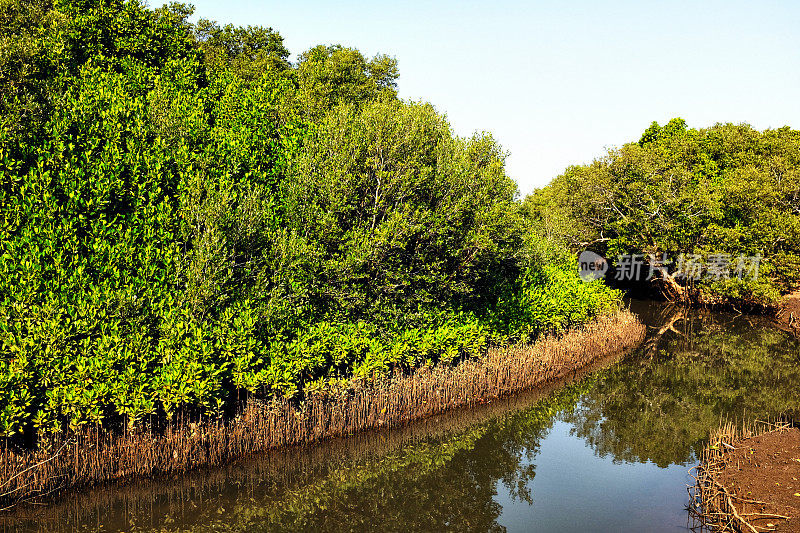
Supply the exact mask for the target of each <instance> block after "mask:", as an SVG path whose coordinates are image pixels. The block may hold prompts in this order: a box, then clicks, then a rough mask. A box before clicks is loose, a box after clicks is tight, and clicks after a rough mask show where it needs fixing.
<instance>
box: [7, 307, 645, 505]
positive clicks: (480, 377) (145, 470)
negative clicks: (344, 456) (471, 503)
mask: <svg viewBox="0 0 800 533" xmlns="http://www.w3.org/2000/svg"><path fill="white" fill-rule="evenodd" d="M644 335H645V328H644V326H643V325H642V324H641V323H640V322H639V321H638V320H637V318H636V317H635V316H634V315H633V314H632V313H630V312H629V311H621V312H620V313H618V314H616V315H614V316H609V317H603V318H600V319H597V320H595V321H593V322H592V323H590V324H588V325H586V326H584V327H582V328H579V329H575V330H572V331H569V332H567V333H565V334H563V335H560V336H554V337H548V338H544V339H542V340H540V341H538V342H536V343H534V344H533V345H529V346H513V347H510V348H504V349H495V350H491V351H490V353H489V354H488V355H487V356H486V357H484V358H482V359H479V360H468V361H464V362H462V363H460V364H458V365H455V366H452V367H447V366H439V367H434V368H423V369H421V370H418V371H417V372H415V373H413V374H411V375H407V376H395V377H393V378H390V379H389V378H387V379H378V380H374V381H368V382H366V381H359V382H353V383H351V385H350V387H349V388H347V389H343V390H340V391H339V392H337V393H332V392H329V391H328V392H320V393H313V394H311V395H309V396H308V397H307V399H306V401H305V402H303V403H302V404H300V405H298V404H296V403H295V402H292V401H289V400H282V399H275V400H273V401H272V402H271V403H255V402H251V403H250V404H249V405H248V406H247V407H246V408H245V409H244V411H243V412H242V413H241V414H240V415H239V416H237V417H236V418H235V419H234V420H229V421H211V422H206V423H202V424H187V425H184V426H180V427H169V428H167V429H166V430H165V431H164V432H162V433H160V434H156V433H153V432H138V433H135V434H125V435H118V434H111V433H107V432H102V431H87V432H84V433H82V434H80V435H77V436H74V437H72V438H70V439H69V440H66V441H64V442H61V443H60V444H58V445H56V446H53V447H52V448H51V451H50V452H49V453H44V452H25V451H21V452H17V451H14V450H12V449H9V448H6V449H2V450H0V494H3V495H4V499H5V500H6V502H8V503H14V502H18V501H23V500H27V499H30V498H33V497H36V496H38V495H42V494H49V493H53V492H57V491H61V490H65V489H68V488H73V487H79V486H87V485H93V484H97V483H102V482H108V481H114V480H119V479H123V478H130V477H138V476H152V475H156V474H165V473H170V472H179V471H185V470H188V469H191V468H195V467H199V466H213V465H219V464H223V463H225V462H228V461H230V460H231V459H233V458H235V457H240V456H244V455H248V454H251V453H257V452H260V451H264V450H268V449H272V448H277V447H281V446H287V445H296V444H304V443H309V442H313V441H316V440H320V439H326V438H333V437H339V436H344V435H349V434H352V433H355V432H357V431H363V430H369V429H374V428H383V427H397V426H400V425H403V424H405V423H407V422H409V421H412V420H416V419H420V418H425V417H428V416H432V415H435V414H438V413H442V412H444V411H446V410H448V409H452V408H456V407H461V406H467V405H470V404H474V403H479V402H481V401H487V400H491V399H495V398H500V397H503V396H506V395H508V394H511V393H514V392H517V391H521V390H526V389H530V388H532V387H536V386H540V385H544V384H546V383H552V382H554V381H557V380H559V379H562V378H563V377H565V376H567V375H568V374H569V373H570V372H574V371H575V370H577V369H579V368H581V367H583V366H585V365H587V364H590V363H591V362H593V361H595V360H597V359H599V358H602V357H606V356H608V355H610V354H612V353H615V352H619V351H623V350H627V349H630V348H632V347H635V346H637V345H638V344H639V343H640V342H641V341H642V340H643V338H644Z"/></svg>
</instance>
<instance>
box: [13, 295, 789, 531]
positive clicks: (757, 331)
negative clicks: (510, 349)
mask: <svg viewBox="0 0 800 533" xmlns="http://www.w3.org/2000/svg"><path fill="white" fill-rule="evenodd" d="M632 309H633V310H634V311H635V312H637V313H639V315H640V317H641V319H642V320H643V321H644V322H645V323H646V324H648V326H649V328H648V330H649V336H648V339H647V341H646V342H645V344H644V345H643V346H642V347H640V348H639V349H638V350H636V351H635V352H633V353H630V354H627V355H626V356H625V357H624V358H622V359H621V360H612V361H606V362H603V363H602V364H600V365H598V367H597V368H593V369H588V370H587V371H586V372H583V373H582V374H581V375H579V376H575V377H574V378H573V379H571V380H570V381H569V382H567V383H564V384H561V385H559V386H555V387H553V388H552V389H550V390H546V391H539V392H535V393H528V394H523V395H518V396H515V397H513V398H510V399H507V400H504V401H499V402H493V403H491V404H486V405H481V406H478V407H477V408H475V409H469V410H461V411H457V412H454V413H451V414H448V415H444V416H441V417H437V418H433V419H429V420H426V421H423V422H421V423H418V424H414V425H411V426H409V427H406V428H402V429H399V430H395V431H384V432H372V433H367V434H363V435H358V436H355V437H352V438H349V439H342V440H337V441H333V442H329V443H323V444H320V445H315V446H309V447H305V448H293V449H288V450H282V451H278V452H275V453H271V454H266V455H263V456H260V457H253V458H249V459H245V460H242V461H240V462H238V463H236V464H233V465H230V466H228V467H226V468H220V469H213V470H211V469H210V470H201V471H198V472H194V473H190V474H187V475H184V476H181V477H178V478H173V479H164V480H149V481H139V482H133V483H129V484H126V485H113V486H108V487H99V488H96V489H94V490H91V491H87V492H79V493H71V494H70V495H68V496H65V497H63V498H62V499H60V500H58V501H56V502H53V503H51V504H49V505H47V506H37V507H25V508H20V509H17V510H15V511H13V512H11V513H6V514H3V515H0V531H8V532H12V531H14V532H16V531H37V532H39V531H47V532H50V531H142V532H143V531H151V532H154V531H170V532H177V531H198V532H216V531H220V532H267V531H637V532H639V531H682V530H687V527H688V526H689V525H691V524H690V523H688V522H687V513H686V511H685V506H686V504H687V502H688V496H687V492H686V485H687V484H689V483H690V482H691V478H690V477H689V475H688V473H687V471H688V470H689V469H690V468H691V467H692V466H693V465H694V464H695V462H696V453H697V452H698V450H699V449H700V448H701V446H702V445H703V442H704V439H705V437H706V435H707V433H708V429H709V428H710V427H712V426H715V425H717V424H718V423H719V422H720V420H721V419H722V418H728V419H739V420H740V419H743V418H747V419H763V418H767V417H777V416H779V415H781V414H782V413H784V412H786V411H787V410H790V411H792V410H794V411H796V410H797V409H798V408H800V346H799V345H798V342H797V341H796V340H794V339H792V338H791V337H789V336H787V335H786V334H784V333H782V332H781V331H779V330H777V329H775V328H774V327H772V326H771V325H770V324H769V323H767V322H765V321H763V320H760V319H757V318H753V317H746V316H742V315H739V316H735V315H730V314H724V313H709V312H699V311H689V312H687V311H683V310H680V309H676V308H670V307H667V306H664V305H660V304H653V303H643V302H633V303H632Z"/></svg>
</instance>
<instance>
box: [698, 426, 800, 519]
mask: <svg viewBox="0 0 800 533" xmlns="http://www.w3.org/2000/svg"><path fill="white" fill-rule="evenodd" d="M765 429H766V428H765ZM762 431H764V430H762ZM698 470H699V475H698V477H697V479H698V485H697V486H696V487H695V504H696V505H697V509H696V510H697V513H698V515H700V518H701V519H702V520H703V521H704V522H705V523H706V525H711V526H714V527H716V528H717V530H721V531H747V532H753V531H781V532H792V533H797V532H800V429H798V428H796V427H792V426H791V425H788V424H786V425H781V426H780V427H777V428H773V429H770V430H766V431H765V432H763V433H760V432H758V431H757V432H755V433H753V434H749V433H745V434H743V435H739V434H737V432H736V431H733V430H732V429H731V428H730V427H728V428H726V429H724V430H721V431H719V432H718V433H716V434H715V435H714V436H712V439H711V442H710V443H709V445H708V447H707V448H706V450H705V451H704V453H703V458H702V461H701V464H700V466H699V467H698Z"/></svg>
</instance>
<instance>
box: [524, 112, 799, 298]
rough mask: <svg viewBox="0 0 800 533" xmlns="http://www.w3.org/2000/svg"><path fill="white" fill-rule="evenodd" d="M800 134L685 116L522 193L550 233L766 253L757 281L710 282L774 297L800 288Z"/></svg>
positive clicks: (612, 248) (733, 292) (741, 293)
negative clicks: (701, 124)
mask: <svg viewBox="0 0 800 533" xmlns="http://www.w3.org/2000/svg"><path fill="white" fill-rule="evenodd" d="M798 169H800V132H798V131H796V130H791V129H789V128H788V127H786V128H780V129H776V130H766V131H763V132H759V131H756V130H754V129H752V128H751V127H750V126H748V125H733V124H717V125H715V126H713V127H711V128H707V129H700V130H696V129H689V128H687V127H686V124H685V122H684V121H683V120H682V119H673V120H671V121H670V122H669V123H668V124H667V125H665V126H663V127H661V126H659V125H658V124H657V123H653V124H652V125H651V126H650V127H649V128H647V130H646V131H645V132H644V134H643V135H642V137H641V139H640V141H639V142H638V143H630V144H626V145H624V146H623V147H621V148H618V149H612V150H610V151H609V152H608V155H607V156H606V157H604V158H602V159H599V160H597V161H595V162H593V163H592V164H589V165H585V166H579V167H570V168H568V169H567V170H566V172H565V173H564V174H562V175H561V176H559V177H558V178H556V179H555V180H554V181H553V182H552V183H551V184H550V185H548V186H547V187H545V188H543V189H540V190H538V191H536V192H535V193H534V194H533V195H531V196H530V197H528V198H527V199H526V200H525V209H526V211H527V213H528V214H529V216H530V217H531V218H533V219H534V220H536V221H537V223H538V224H540V225H541V226H542V227H543V228H544V231H545V233H546V234H547V235H549V236H552V237H553V238H556V239H557V240H559V241H560V242H563V243H564V244H565V245H568V246H571V247H572V248H573V249H584V248H589V249H592V250H594V251H597V252H598V253H601V254H606V255H608V256H610V257H612V258H613V257H615V256H616V255H617V254H633V253H638V254H655V255H657V256H659V255H660V254H662V253H664V252H666V253H669V254H671V255H673V256H677V255H678V254H681V253H684V254H701V255H702V256H704V257H705V258H707V257H708V256H709V255H711V254H715V253H717V254H718V253H725V254H730V255H731V256H733V257H734V258H736V257H738V256H739V255H743V256H748V257H753V256H756V255H761V256H762V257H763V258H764V259H763V260H762V263H761V268H760V272H759V274H760V275H761V277H759V279H758V280H757V281H756V282H752V283H749V284H743V283H740V282H738V281H737V282H727V283H706V282H704V283H703V284H702V285H703V286H702V287H701V290H702V291H705V292H706V293H707V294H709V295H712V296H714V297H722V298H728V299H733V300H739V299H741V300H744V301H746V302H750V303H754V304H760V305H770V304H773V303H774V302H775V301H776V299H777V297H778V295H779V293H785V292H788V291H792V290H795V289H797V288H798V287H800V269H798V268H797V265H798V264H799V263H800V231H798V229H799V228H800V211H798V207H800V204H799V203H798V200H799V199H800V172H799V171H798Z"/></svg>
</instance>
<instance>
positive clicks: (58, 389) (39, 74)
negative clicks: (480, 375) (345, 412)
mask: <svg viewBox="0 0 800 533" xmlns="http://www.w3.org/2000/svg"><path fill="white" fill-rule="evenodd" d="M191 11H192V10H191V8H189V7H187V6H184V5H180V4H171V5H170V6H168V7H163V8H158V9H149V8H147V7H144V6H143V5H142V4H140V3H138V2H135V1H123V0H99V1H95V0H83V1H79V0H54V1H39V0H3V1H2V8H0V436H3V437H5V438H6V439H7V442H13V443H16V444H20V445H22V444H26V445H35V444H37V443H39V444H43V443H47V442H56V441H57V440H59V438H60V437H61V436H63V435H65V434H69V433H70V432H76V431H80V430H81V428H83V427H85V426H86V425H99V426H102V427H104V428H107V429H113V430H116V431H135V430H137V429H141V428H143V427H147V426H150V425H152V424H157V423H158V424H161V423H163V422H164V421H167V422H168V421H170V420H174V419H175V417H178V416H180V417H183V418H184V419H186V417H189V418H192V417H201V416H221V415H223V414H224V413H232V412H234V411H235V410H236V409H237V408H238V407H239V406H240V405H241V404H242V402H244V401H245V400H246V399H248V398H253V397H259V398H267V397H271V396H274V395H281V396H284V397H292V398H297V399H298V400H299V399H302V397H303V395H304V394H306V393H307V392H308V391H310V390H319V389H324V388H326V387H335V386H336V384H337V383H339V382H346V381H347V380H350V379H352V378H354V377H355V378H359V377H370V376H373V375H376V374H377V375H385V374H387V373H389V372H408V371H412V370H413V369H415V368H418V367H420V366H422V365H431V364H437V363H450V362H453V361H456V360H460V359H463V358H466V357H477V356H481V355H482V354H484V353H485V352H486V350H487V348H488V347H489V346H490V345H498V344H505V343H512V342H518V341H530V340H533V339H535V338H536V337H538V336H540V335H541V334H543V333H546V332H554V331H560V330H563V329H565V328H568V327H571V326H573V325H577V324H582V323H584V322H586V321H587V320H589V319H591V318H592V317H594V316H596V315H598V314H602V313H605V312H607V311H610V310H613V309H614V308H615V307H616V306H618V303H619V295H618V293H617V292H616V291H613V290H611V289H609V288H607V287H606V286H605V285H603V284H602V283H600V282H593V283H584V282H583V281H581V280H580V279H579V277H578V274H577V269H576V268H575V261H574V258H573V256H572V255H571V254H570V253H569V252H568V251H567V250H566V248H565V247H562V246H561V245H559V244H558V243H555V242H552V241H550V240H548V239H547V238H544V237H542V236H541V234H540V232H539V231H538V228H539V225H540V222H539V221H537V220H535V217H534V218H532V217H529V216H527V213H528V211H527V210H526V208H525V207H524V206H523V204H522V203H521V202H519V201H518V199H517V189H516V185H515V183H514V181H512V180H511V179H510V178H509V177H508V176H507V175H506V173H505V170H504V158H505V154H504V152H503V150H502V149H501V148H500V146H498V144H497V143H496V142H495V140H494V139H493V138H492V137H491V136H490V135H488V134H476V135H474V136H472V137H471V138H459V137H456V136H455V135H454V134H453V132H452V130H451V128H450V126H449V124H448V123H447V121H446V120H445V118H444V117H443V116H442V115H441V114H439V113H437V112H436V111H435V110H434V108H433V107H432V106H431V105H429V104H424V103H415V102H405V101H401V100H399V99H398V97H397V93H396V80H397V78H398V70H397V64H396V62H395V60H394V59H392V58H390V57H387V56H377V57H375V58H372V59H368V58H365V57H364V56H363V55H362V54H361V53H359V52H358V51H357V50H353V49H349V48H345V47H341V46H318V47H315V48H312V49H311V50H308V51H307V52H305V53H303V54H301V55H300V56H299V58H298V59H297V61H296V62H292V61H290V59H289V58H290V55H289V52H288V50H286V48H285V47H284V45H283V41H282V39H281V37H280V35H279V34H278V33H277V32H275V31H273V30H272V29H268V28H261V27H247V28H239V27H232V26H220V25H218V24H215V23H213V22H210V21H206V20H200V21H199V22H197V23H190V22H189V18H188V17H189V16H190V15H191ZM659 142H660V141H659ZM576 225H577V224H576ZM587 231H589V230H587ZM8 439H10V441H9V440H8Z"/></svg>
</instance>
